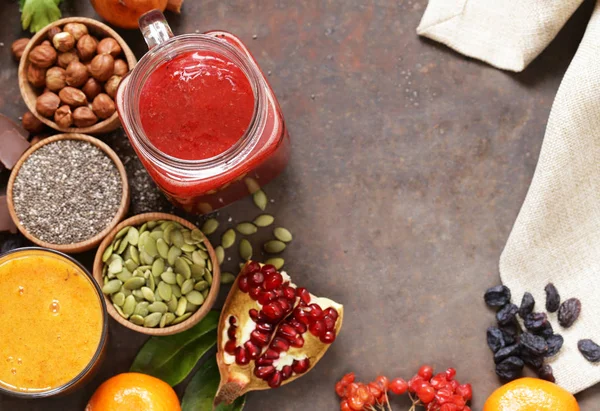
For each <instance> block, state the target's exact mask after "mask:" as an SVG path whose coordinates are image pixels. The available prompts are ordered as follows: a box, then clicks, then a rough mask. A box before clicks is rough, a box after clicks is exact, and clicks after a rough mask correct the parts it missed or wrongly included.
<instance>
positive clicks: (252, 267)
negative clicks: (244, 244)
mask: <svg viewBox="0 0 600 411" xmlns="http://www.w3.org/2000/svg"><path fill="white" fill-rule="evenodd" d="M257 271H260V264H259V263H257V262H256V261H250V262H249V263H248V264H246V269H245V270H244V272H245V274H252V273H255V272H257Z"/></svg>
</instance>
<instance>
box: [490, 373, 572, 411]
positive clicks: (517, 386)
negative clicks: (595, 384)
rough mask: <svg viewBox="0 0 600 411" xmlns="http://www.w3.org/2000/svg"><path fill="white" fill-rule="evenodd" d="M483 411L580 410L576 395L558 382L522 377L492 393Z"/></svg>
mask: <svg viewBox="0 0 600 411" xmlns="http://www.w3.org/2000/svg"><path fill="white" fill-rule="evenodd" d="M483 411H579V405H577V401H576V400H575V397H573V395H572V394H571V393H570V392H568V391H567V390H565V389H564V388H561V387H559V386H558V385H556V384H553V383H551V382H548V381H544V380H539V379H537V378H520V379H518V380H514V381H512V382H509V383H508V384H505V385H503V386H502V387H500V388H498V389H497V390H496V391H494V392H493V393H492V395H490V397H489V398H488V399H487V401H486V402H485V405H484V406H483Z"/></svg>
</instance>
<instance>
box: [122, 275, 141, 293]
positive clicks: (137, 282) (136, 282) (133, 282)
mask: <svg viewBox="0 0 600 411" xmlns="http://www.w3.org/2000/svg"><path fill="white" fill-rule="evenodd" d="M144 285H146V279H145V278H144V277H131V278H130V279H129V280H127V281H125V282H124V283H123V287H125V288H126V289H128V290H137V289H139V288H141V287H143V286H144Z"/></svg>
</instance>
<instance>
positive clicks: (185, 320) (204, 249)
mask: <svg viewBox="0 0 600 411" xmlns="http://www.w3.org/2000/svg"><path fill="white" fill-rule="evenodd" d="M94 278H95V279H96V281H97V282H98V284H100V287H101V288H102V291H103V293H104V297H105V298H106V303H107V304H106V305H107V308H108V313H109V314H110V315H111V316H112V317H113V318H114V319H115V320H116V321H117V322H119V323H121V324H122V325H124V326H125V327H127V328H129V329H132V330H134V331H137V332H140V333H143V334H148V335H158V336H161V335H171V334H176V333H178V332H181V331H185V330H187V329H189V328H191V327H193V326H194V325H195V324H197V323H198V322H199V321H200V320H202V319H203V318H204V317H205V316H206V314H207V313H208V312H209V311H210V309H211V308H212V306H213V305H214V303H215V300H216V298H217V295H218V294H219V284H220V279H221V273H220V270H219V264H218V261H217V256H216V254H215V251H214V249H213V247H212V245H211V244H210V242H209V241H208V239H207V238H206V237H205V236H204V234H202V232H201V231H200V230H199V229H198V228H197V227H196V226H195V225H194V224H192V223H190V222H189V221H186V220H184V219H183V218H180V217H177V216H175V215H172V214H165V213H147V214H140V215H137V216H134V217H131V218H128V219H127V220H125V221H123V222H121V223H120V224H119V225H117V226H116V227H115V228H114V229H113V230H112V231H111V232H110V234H108V236H106V238H105V239H104V241H102V243H101V244H100V247H99V248H98V251H97V253H96V257H95V259H94Z"/></svg>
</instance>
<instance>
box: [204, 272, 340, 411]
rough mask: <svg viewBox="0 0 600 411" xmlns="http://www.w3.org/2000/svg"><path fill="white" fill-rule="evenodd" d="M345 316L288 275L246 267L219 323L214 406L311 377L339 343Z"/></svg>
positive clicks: (338, 305) (224, 308)
mask: <svg viewBox="0 0 600 411" xmlns="http://www.w3.org/2000/svg"><path fill="white" fill-rule="evenodd" d="M343 314H344V312H343V306H342V305H341V304H338V303H336V302H334V301H332V300H329V299H327V298H319V297H316V296H314V295H312V294H310V293H309V292H308V291H307V290H306V289H304V288H299V287H296V285H295V284H293V283H292V281H291V278H290V277H289V276H288V275H287V274H286V273H285V272H281V273H279V272H278V271H277V270H276V269H275V267H273V266H271V265H262V264H259V263H257V262H253V261H249V262H248V263H246V265H245V266H244V267H243V268H242V270H241V272H240V275H238V277H237V278H236V281H235V282H234V283H233V285H232V288H231V291H230V292H229V295H228V296H227V300H226V301H225V305H224V306H223V310H222V312H221V317H220V320H219V326H218V334H217V335H218V341H217V347H218V351H217V363H218V365H219V372H220V374H221V383H220V385H219V389H218V391H217V395H216V397H215V405H218V404H219V403H221V402H224V403H227V404H230V403H231V402H233V401H234V400H235V399H236V398H237V397H239V396H241V395H243V394H245V393H247V392H249V391H257V390H267V389H270V388H277V387H279V386H280V385H285V384H288V383H290V382H292V381H294V380H296V379H297V378H299V377H301V376H302V375H304V374H306V373H307V372H308V371H310V370H311V369H312V368H313V367H314V366H315V365H316V363H317V362H318V361H319V360H320V359H321V358H322V357H323V355H324V354H325V352H326V351H327V349H328V348H329V346H330V345H331V343H332V342H333V341H334V340H335V339H336V337H337V335H338V334H339V332H340V330H341V328H342V321H343ZM315 324H316V325H315Z"/></svg>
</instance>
